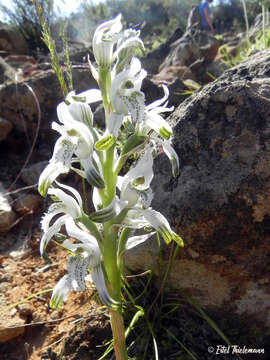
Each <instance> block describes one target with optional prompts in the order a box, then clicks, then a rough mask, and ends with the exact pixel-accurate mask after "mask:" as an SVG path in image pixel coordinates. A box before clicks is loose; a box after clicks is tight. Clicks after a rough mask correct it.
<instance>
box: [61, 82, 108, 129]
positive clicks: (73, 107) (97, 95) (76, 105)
mask: <svg viewBox="0 0 270 360" xmlns="http://www.w3.org/2000/svg"><path fill="white" fill-rule="evenodd" d="M101 100H102V96H101V91H100V90H99V89H91V90H87V91H83V92H81V93H80V94H75V91H71V92H69V93H68V95H67V96H66V99H65V101H62V102H61V103H60V104H59V105H58V106H57V115H58V119H59V121H60V122H61V123H62V124H66V123H67V122H70V121H73V120H75V121H79V122H83V123H84V124H86V125H88V126H90V127H92V126H93V113H92V110H91V108H90V106H89V104H91V103H94V102H97V101H101Z"/></svg>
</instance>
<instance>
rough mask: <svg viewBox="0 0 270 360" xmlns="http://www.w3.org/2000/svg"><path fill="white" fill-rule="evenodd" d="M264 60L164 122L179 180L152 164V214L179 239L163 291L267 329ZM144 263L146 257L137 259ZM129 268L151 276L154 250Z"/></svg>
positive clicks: (267, 64) (268, 113)
mask: <svg viewBox="0 0 270 360" xmlns="http://www.w3.org/2000/svg"><path fill="white" fill-rule="evenodd" d="M269 74H270V54H269V52H267V51H266V52H263V53H259V54H257V55H255V56H253V57H251V58H250V59H249V60H248V61H247V62H245V63H242V64H240V65H239V66H237V67H234V68H232V69H230V70H227V71H226V72H225V73H224V74H223V75H222V76H221V77H220V78H219V79H218V80H216V81H215V82H213V83H211V84H209V85H207V86H205V87H204V88H203V89H201V90H200V91H199V92H197V93H196V94H194V95H192V96H191V97H190V98H189V99H188V100H186V101H185V102H183V103H182V104H180V106H179V107H178V108H177V109H176V110H175V112H174V113H173V114H172V115H171V117H170V121H171V123H172V125H174V134H175V136H174V141H173V143H174V148H175V150H176V151H177V153H178V154H179V157H180V164H181V171H180V175H179V177H178V178H176V179H172V178H170V165H169V164H168V161H167V160H166V157H165V156H164V155H160V156H159V157H158V158H157V159H156V161H155V169H154V170H155V177H154V180H153V190H154V194H155V196H154V201H153V208H154V209H157V210H160V211H161V212H162V213H163V214H164V215H165V216H166V217H167V218H168V220H169V222H170V223H171V224H172V225H173V226H174V227H175V229H176V231H177V232H178V233H179V234H180V235H181V236H182V237H183V239H184V243H185V247H184V249H183V250H181V251H180V252H179V256H178V258H177V259H176V260H175V262H174V267H173V268H172V272H171V276H170V279H169V283H170V285H173V286H174V287H175V288H176V289H178V290H181V289H185V290H188V291H189V292H190V293H191V294H192V295H193V296H194V297H195V298H196V299H197V300H198V301H199V303H200V304H201V306H204V307H205V308H206V309H208V310H214V311H216V310H218V311H221V312H222V313H223V314H224V313H227V314H229V313H230V314H238V315H239V316H242V317H243V318H246V319H249V320H251V323H252V322H253V321H254V322H255V323H263V324H264V325H266V326H268V327H270V316H269V306H270V305H269V304H270V295H269V290H270V284H269V260H267V254H268V253H269V250H270V244H269V233H268V231H269V224H270V205H269V204H270V80H269ZM143 254H145V255H143ZM127 262H128V266H129V267H130V268H132V269H133V270H138V269H140V270H144V269H145V268H148V265H149V264H150V265H151V267H152V269H153V270H154V272H155V273H157V274H158V273H159V265H160V262H159V256H158V248H157V246H155V242H152V243H151V244H150V245H149V244H148V245H147V247H146V248H145V247H144V245H141V246H139V247H137V249H134V250H133V251H130V252H129V253H128V256H127Z"/></svg>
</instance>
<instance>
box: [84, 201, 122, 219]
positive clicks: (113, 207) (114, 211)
mask: <svg viewBox="0 0 270 360" xmlns="http://www.w3.org/2000/svg"><path fill="white" fill-rule="evenodd" d="M127 203H128V202H127V201H120V200H119V199H118V197H117V196H116V197H115V198H114V199H113V201H112V202H111V203H110V205H108V206H107V207H105V208H103V209H100V210H98V211H96V212H94V213H92V214H90V216H89V217H90V219H91V220H92V221H94V222H97V223H104V222H106V221H109V220H111V219H112V218H114V217H115V216H118V215H119V214H120V213H121V211H122V210H123V209H124V208H125V207H126V206H127Z"/></svg>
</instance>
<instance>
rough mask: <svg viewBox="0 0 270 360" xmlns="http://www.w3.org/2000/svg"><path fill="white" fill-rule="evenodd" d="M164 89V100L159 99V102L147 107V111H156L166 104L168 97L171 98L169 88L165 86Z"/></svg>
mask: <svg viewBox="0 0 270 360" xmlns="http://www.w3.org/2000/svg"><path fill="white" fill-rule="evenodd" d="M162 88H163V91H164V96H163V98H161V99H158V100H156V101H154V102H152V103H151V104H149V105H147V107H146V109H147V111H150V110H152V109H155V108H156V107H158V106H160V105H162V104H164V102H165V101H166V100H167V99H168V97H169V89H168V87H167V86H166V85H164V84H163V85H162Z"/></svg>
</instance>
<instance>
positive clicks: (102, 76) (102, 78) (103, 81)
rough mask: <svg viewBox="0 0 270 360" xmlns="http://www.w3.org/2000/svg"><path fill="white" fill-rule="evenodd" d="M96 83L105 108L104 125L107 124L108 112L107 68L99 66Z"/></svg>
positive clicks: (109, 84)
mask: <svg viewBox="0 0 270 360" xmlns="http://www.w3.org/2000/svg"><path fill="white" fill-rule="evenodd" d="M98 77H99V78H98V85H99V88H100V89H101V94H102V99H103V104H104V110H105V121H106V126H107V124H108V114H109V105H110V88H111V73H110V70H109V69H108V68H104V69H103V68H99V72H98Z"/></svg>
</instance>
